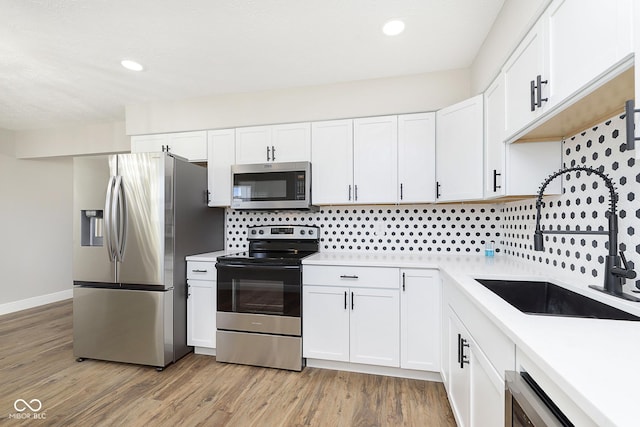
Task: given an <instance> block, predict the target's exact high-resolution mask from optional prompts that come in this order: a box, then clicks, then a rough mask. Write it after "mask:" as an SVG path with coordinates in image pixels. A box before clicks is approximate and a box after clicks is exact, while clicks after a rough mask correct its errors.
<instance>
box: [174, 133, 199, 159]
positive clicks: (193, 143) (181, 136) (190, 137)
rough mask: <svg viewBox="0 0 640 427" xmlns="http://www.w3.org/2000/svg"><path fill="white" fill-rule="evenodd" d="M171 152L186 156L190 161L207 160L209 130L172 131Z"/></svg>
mask: <svg viewBox="0 0 640 427" xmlns="http://www.w3.org/2000/svg"><path fill="white" fill-rule="evenodd" d="M167 145H168V146H169V152H170V153H173V154H175V155H177V156H180V157H184V158H185V159H187V160H189V161H190V162H206V161H207V132H206V131H198V132H179V133H170V134H169V141H168V143H167Z"/></svg>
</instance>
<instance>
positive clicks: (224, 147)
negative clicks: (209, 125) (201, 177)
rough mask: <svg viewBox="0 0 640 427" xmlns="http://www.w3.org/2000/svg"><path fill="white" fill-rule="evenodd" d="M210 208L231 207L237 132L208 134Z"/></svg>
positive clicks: (225, 130) (210, 132)
mask: <svg viewBox="0 0 640 427" xmlns="http://www.w3.org/2000/svg"><path fill="white" fill-rule="evenodd" d="M207 140H208V141H207V151H208V153H207V176H208V180H209V206H211V207H216V206H231V165H232V164H233V163H234V162H235V130H234V129H222V130H213V131H209V132H208V134H207Z"/></svg>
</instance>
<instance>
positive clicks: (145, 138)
mask: <svg viewBox="0 0 640 427" xmlns="http://www.w3.org/2000/svg"><path fill="white" fill-rule="evenodd" d="M168 144H169V135H167V134H158V135H134V136H132V137H131V152H132V153H154V152H161V151H164V147H166V146H167V145H168Z"/></svg>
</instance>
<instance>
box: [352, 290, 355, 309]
mask: <svg viewBox="0 0 640 427" xmlns="http://www.w3.org/2000/svg"><path fill="white" fill-rule="evenodd" d="M354 305H355V304H354V302H353V292H351V310H353V307H354Z"/></svg>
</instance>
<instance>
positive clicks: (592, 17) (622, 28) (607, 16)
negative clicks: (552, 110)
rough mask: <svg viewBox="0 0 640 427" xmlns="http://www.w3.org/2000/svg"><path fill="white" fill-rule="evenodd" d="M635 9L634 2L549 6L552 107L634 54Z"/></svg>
mask: <svg viewBox="0 0 640 427" xmlns="http://www.w3.org/2000/svg"><path fill="white" fill-rule="evenodd" d="M631 7H632V6H631V1H630V0H616V1H611V0H555V1H554V2H553V3H552V4H551V6H549V8H548V10H547V12H546V14H545V18H546V21H547V22H546V27H547V29H548V34H549V48H548V56H549V80H550V83H551V86H550V89H551V93H550V95H549V103H550V105H556V104H558V103H559V102H562V101H563V100H565V99H566V98H568V97H569V96H571V95H572V94H574V93H575V92H577V91H578V90H579V89H580V88H581V87H583V86H585V85H587V84H588V83H590V82H591V80H593V79H595V78H597V77H598V76H599V75H601V74H602V73H604V72H605V71H607V69H608V68H610V67H611V66H613V65H614V64H616V63H617V62H618V61H620V60H621V59H622V58H624V57H625V56H626V55H628V54H630V53H632V51H633V43H632V28H631V27H632V22H631V19H630V16H631Z"/></svg>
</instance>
